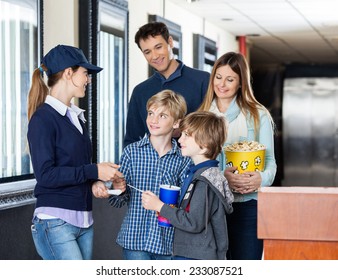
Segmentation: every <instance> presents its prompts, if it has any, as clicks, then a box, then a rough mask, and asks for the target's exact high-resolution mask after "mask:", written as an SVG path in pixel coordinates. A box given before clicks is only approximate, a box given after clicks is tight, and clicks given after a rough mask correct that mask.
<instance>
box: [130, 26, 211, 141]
mask: <svg viewBox="0 0 338 280" xmlns="http://www.w3.org/2000/svg"><path fill="white" fill-rule="evenodd" d="M135 43H136V44H137V45H138V47H139V48H140V50H141V51H142V53H143V55H144V57H145V59H146V60H147V62H148V64H149V65H150V66H151V67H153V68H154V70H155V73H154V74H153V75H152V76H151V77H149V78H148V79H147V80H145V81H143V82H141V83H140V84H138V85H137V86H136V87H135V88H134V90H133V92H132V96H131V99H130V102H129V106H128V115H127V127H126V135H125V138H124V146H127V145H128V144H130V143H133V142H135V141H138V140H140V139H141V138H143V136H144V135H145V133H146V132H148V129H147V124H146V117H147V110H146V104H147V101H148V99H149V98H150V97H151V96H153V95H155V94H156V93H158V92H160V91H162V90H164V89H170V90H173V91H174V92H176V93H179V94H181V95H182V96H183V97H184V98H185V100H186V103H187V107H188V113H190V112H193V111H196V109H197V108H198V107H199V105H200V104H201V103H202V101H203V98H204V95H205V93H206V91H207V87H208V83H209V77H210V74H209V73H208V72H205V71H201V70H197V69H193V68H190V67H188V66H186V65H184V64H183V62H182V61H180V60H177V59H175V58H174V54H173V50H172V49H173V47H174V43H173V38H172V37H171V36H170V34H169V31H168V28H167V26H166V25H165V24H164V23H162V22H150V23H147V24H145V25H143V26H142V27H140V28H139V30H138V31H137V33H136V34H135Z"/></svg>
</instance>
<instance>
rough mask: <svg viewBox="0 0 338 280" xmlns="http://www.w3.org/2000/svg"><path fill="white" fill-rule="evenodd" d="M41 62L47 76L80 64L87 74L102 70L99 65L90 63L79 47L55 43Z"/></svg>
mask: <svg viewBox="0 0 338 280" xmlns="http://www.w3.org/2000/svg"><path fill="white" fill-rule="evenodd" d="M41 63H42V64H43V65H45V66H46V67H47V69H48V71H47V76H48V77H49V76H50V75H53V74H56V73H58V72H60V71H62V70H64V69H66V68H68V67H72V66H82V67H84V68H86V69H87V70H88V73H89V74H93V73H98V72H100V71H101V70H103V68H101V67H98V66H95V65H93V64H90V63H89V62H88V60H87V58H86V57H85V55H84V54H83V52H82V50H81V49H79V48H75V47H72V46H66V45H57V46H56V47H54V48H53V49H51V50H50V51H49V52H48V53H47V54H46V55H45V56H44V57H43V58H42V60H41Z"/></svg>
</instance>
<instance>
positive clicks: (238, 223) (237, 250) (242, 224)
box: [227, 199, 263, 260]
mask: <svg viewBox="0 0 338 280" xmlns="http://www.w3.org/2000/svg"><path fill="white" fill-rule="evenodd" d="M232 206H233V208H234V211H233V213H231V214H230V215H227V225H228V235H229V250H228V253H227V259H230V260H261V259H262V254H263V240H261V239H258V238H257V200H255V199H252V200H249V201H246V202H234V203H233V204H232Z"/></svg>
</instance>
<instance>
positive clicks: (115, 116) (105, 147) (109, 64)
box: [97, 1, 128, 162]
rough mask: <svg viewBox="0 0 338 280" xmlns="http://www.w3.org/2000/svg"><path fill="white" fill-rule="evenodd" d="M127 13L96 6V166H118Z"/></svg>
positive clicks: (104, 4) (124, 92)
mask: <svg viewBox="0 0 338 280" xmlns="http://www.w3.org/2000/svg"><path fill="white" fill-rule="evenodd" d="M126 28H127V12H126V11H124V10H122V9H119V8H117V7H116V6H115V5H111V4H110V3H108V2H107V1H100V3H99V38H98V41H99V50H98V52H99V53H98V56H99V59H98V65H100V67H103V68H104V70H103V71H102V72H101V73H100V74H99V75H98V91H97V92H98V93H97V98H98V100H97V106H98V108H97V120H98V122H97V125H98V127H97V131H98V133H97V137H98V140H97V144H98V149H97V153H98V162H102V161H113V162H119V158H120V156H121V153H122V148H123V146H122V145H123V137H124V132H125V120H126V111H127V102H128V99H127V71H126V69H127V66H126V51H127V47H126V42H127V33H126Z"/></svg>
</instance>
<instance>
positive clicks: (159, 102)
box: [147, 89, 187, 122]
mask: <svg viewBox="0 0 338 280" xmlns="http://www.w3.org/2000/svg"><path fill="white" fill-rule="evenodd" d="M153 106H154V107H155V108H158V107H162V106H163V107H164V108H166V109H167V110H168V111H169V113H170V115H171V116H172V117H173V118H174V121H175V122H176V121H178V120H181V119H183V118H184V116H185V115H186V114H187V103H186V102H185V99H184V97H183V96H182V95H180V94H178V93H175V92H174V91H172V90H168V89H165V90H162V91H160V92H158V93H156V94H155V95H153V96H152V97H150V98H149V100H148V102H147V111H149V109H150V108H151V107H153Z"/></svg>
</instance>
